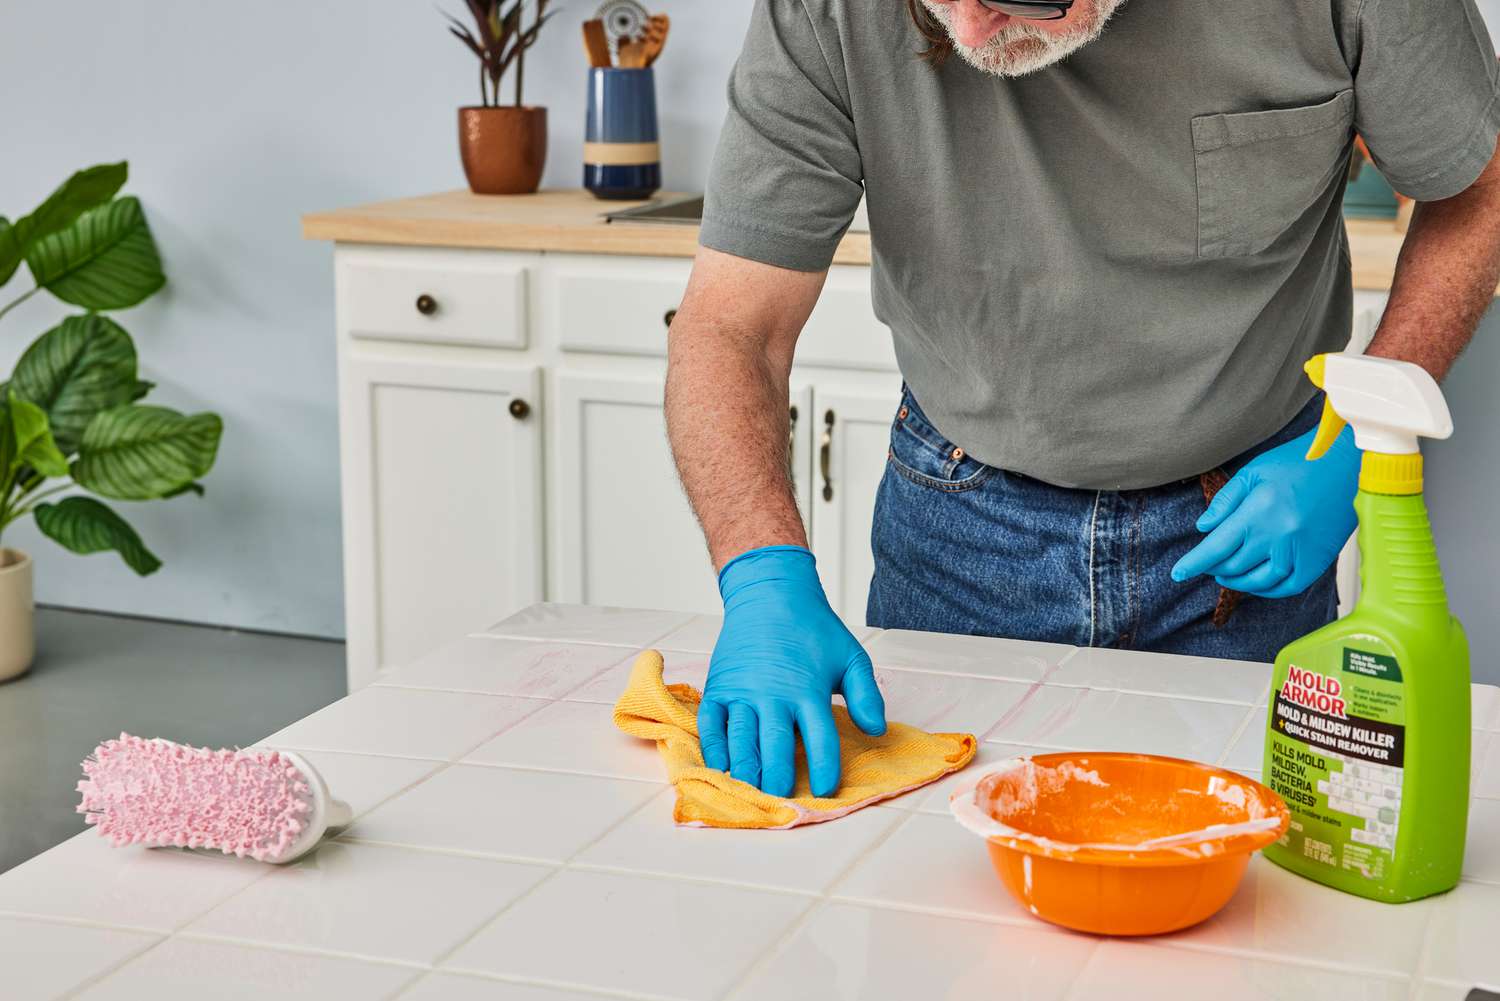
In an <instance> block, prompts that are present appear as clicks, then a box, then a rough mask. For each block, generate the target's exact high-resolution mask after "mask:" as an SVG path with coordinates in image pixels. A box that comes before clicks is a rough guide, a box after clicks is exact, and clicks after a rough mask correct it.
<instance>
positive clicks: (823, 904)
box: [719, 896, 829, 1001]
mask: <svg viewBox="0 0 1500 1001" xmlns="http://www.w3.org/2000/svg"><path fill="white" fill-rule="evenodd" d="M828 903H829V901H828V898H827V897H826V896H823V897H817V898H815V899H814V900H812V901H811V902H810V903H809V904H808V905H807V907H806V908H805V909H804V910H803V911H802V913H801V914H799V915H798V916H797V917H795V918H793V919H792V921H791V922H790V923H789V924H788V925H787V926H786V927H785V928H783V929H782V931H781V934H779V935H777V936H776V937H775V938H773V939H772V940H771V941H770V942H769V943H767V945H766V947H765V948H764V949H762V950H761V951H760V952H759V953H758V954H756V955H755V956H752V957H751V958H750V961H749V962H748V963H746V964H745V965H744V966H743V967H742V968H741V969H740V971H739V972H738V973H737V974H736V975H735V976H734V977H733V979H731V980H730V981H729V988H728V989H727V990H725V991H724V992H723V993H721V994H720V995H719V999H720V1001H731V999H732V998H734V997H736V996H737V995H739V994H740V993H741V992H742V991H743V990H744V989H745V988H746V987H748V986H750V984H751V982H752V981H754V980H755V977H756V975H757V974H758V973H759V972H760V971H761V970H763V969H765V968H766V967H767V966H769V965H770V964H771V960H773V959H775V958H776V957H777V956H778V955H780V954H781V950H782V949H783V948H785V947H786V946H787V945H788V944H789V943H790V942H791V941H792V940H793V939H795V938H796V937H797V936H798V935H800V934H801V933H802V930H803V929H804V928H806V927H807V926H808V925H810V924H812V921H813V918H815V917H817V916H818V914H819V913H821V912H822V911H824V910H826V909H827V907H828Z"/></svg>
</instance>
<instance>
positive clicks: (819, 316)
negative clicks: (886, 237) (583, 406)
mask: <svg viewBox="0 0 1500 1001" xmlns="http://www.w3.org/2000/svg"><path fill="white" fill-rule="evenodd" d="M692 267H693V265H692V262H691V261H688V260H682V259H679V258H632V257H586V256H581V255H557V256H550V255H549V257H548V259H547V261H546V263H545V265H544V269H543V277H542V290H543V291H542V294H543V295H544V296H545V297H546V300H547V307H548V308H547V315H548V316H549V317H550V322H551V323H552V324H553V325H555V328H556V329H555V331H554V333H555V336H556V339H557V343H558V344H560V345H561V346H562V348H563V349H564V350H566V351H594V352H599V353H601V354H628V355H652V356H662V355H665V354H666V352H667V318H668V314H669V313H670V312H671V311H672V310H675V309H676V308H677V306H678V304H679V303H680V302H681V301H682V294H683V291H684V290H685V289H686V288H687V283H688V275H689V274H690V273H691V272H692ZM796 361H797V363H798V364H801V365H820V366H826V367H829V368H851V369H870V370H874V371H895V369H896V355H895V350H894V349H893V347H892V346H891V334H890V331H889V330H887V329H886V327H885V326H884V325H883V324H882V323H880V321H879V320H877V319H875V312H874V307H873V306H872V305H871V303H870V269H869V268H865V267H856V266H837V267H834V268H833V269H832V270H831V271H830V272H829V274H828V283H827V284H826V285H825V286H824V288H823V294H822V295H821V296H820V297H819V298H818V304H817V306H816V307H815V308H814V309H813V314H812V316H811V317H810V318H809V319H808V321H807V327H806V328H805V329H804V330H803V332H802V337H801V339H800V340H799V341H798V343H797V357H796Z"/></svg>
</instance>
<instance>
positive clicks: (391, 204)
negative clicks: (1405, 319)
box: [302, 189, 1404, 291]
mask: <svg viewBox="0 0 1500 1001" xmlns="http://www.w3.org/2000/svg"><path fill="white" fill-rule="evenodd" d="M658 197H660V198H669V197H673V194H672V193H671V192H663V193H662V194H660V195H659V196H658ZM641 204H644V203H643V202H604V201H600V200H598V199H596V198H594V197H593V196H592V195H590V194H589V193H588V192H586V191H582V190H578V189H560V190H548V191H541V192H538V193H537V194H534V195H475V194H472V193H470V192H469V191H466V190H460V191H444V192H441V193H439V194H434V195H420V196H418V197H416V198H400V199H396V200H395V201H388V202H374V203H372V204H369V205H356V206H354V207H352V208H346V209H334V210H333V211H331V212H313V213H310V214H308V215H305V216H303V217H302V236H303V238H304V239H308V240H335V241H338V242H342V243H386V244H398V245H404V246H414V247H483V248H488V249H491V250H551V251H559V252H564V253H579V254H625V255H634V256H641V257H691V256H693V252H694V250H696V248H697V246H698V227H697V226H687V225H681V224H677V225H673V224H665V223H619V222H615V223H606V222H605V221H604V213H606V212H612V211H615V210H617V209H622V208H628V207H630V206H632V205H641ZM1348 225H1349V242H1350V250H1351V254H1352V259H1353V265H1354V287H1355V288H1357V289H1367V290H1373V291H1389V289H1390V287H1391V278H1392V276H1393V275H1394V274H1395V270H1396V255H1397V254H1398V253H1399V252H1400V250H1401V241H1402V240H1403V239H1404V234H1402V233H1400V232H1398V231H1397V230H1396V228H1395V226H1394V224H1392V223H1390V222H1387V221H1384V220H1377V219H1350V220H1349V221H1348ZM833 260H834V263H835V264H866V265H867V264H869V263H870V235H869V234H868V233H849V234H847V235H846V236H845V237H844V239H843V242H842V243H840V244H839V248H838V251H837V252H836V253H835V255H834V259H833Z"/></svg>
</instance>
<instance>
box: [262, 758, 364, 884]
mask: <svg viewBox="0 0 1500 1001" xmlns="http://www.w3.org/2000/svg"><path fill="white" fill-rule="evenodd" d="M280 753H281V756H282V758H284V759H285V760H287V761H289V762H291V763H292V765H294V766H295V767H296V769H297V770H298V771H299V772H301V773H302V775H303V777H304V778H306V779H307V787H308V789H309V790H310V791H311V792H312V797H313V809H312V813H310V814H308V817H307V826H306V827H304V828H303V829H302V833H301V834H299V835H298V836H297V840H296V841H294V842H292V846H291V847H290V848H289V849H287V852H286V854H285V855H283V856H282V857H281V858H279V859H277V860H276V862H277V864H278V865H285V864H286V863H288V862H295V861H297V859H299V858H301V857H302V856H304V855H306V854H307V853H308V852H310V851H312V850H313V849H314V848H316V847H317V846H318V842H320V841H322V840H323V835H325V834H327V833H328V831H329V830H330V829H331V828H340V827H347V826H348V825H349V822H350V821H351V820H353V819H354V811H353V810H351V809H350V808H349V804H348V803H345V802H344V801H343V800H340V799H334V798H333V796H332V795H330V794H329V792H328V783H327V782H324V781H323V776H322V775H321V774H320V773H319V772H318V770H317V769H316V768H314V767H313V766H312V763H311V762H309V761H308V760H307V759H306V758H304V757H302V755H300V754H294V753H293V752H291V751H281V752H280Z"/></svg>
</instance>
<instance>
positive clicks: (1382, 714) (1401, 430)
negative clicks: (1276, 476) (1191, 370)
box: [1263, 354, 1470, 903]
mask: <svg viewBox="0 0 1500 1001" xmlns="http://www.w3.org/2000/svg"><path fill="white" fill-rule="evenodd" d="M1306 368H1307V373H1308V376H1309V377H1310V378H1311V379H1312V381H1313V382H1314V383H1316V384H1317V385H1318V386H1320V387H1321V388H1322V389H1323V390H1324V391H1325V392H1326V393H1327V402H1326V404H1325V406H1324V409H1323V420H1322V423H1321V425H1320V426H1319V428H1318V434H1317V435H1316V437H1315V440H1314V442H1313V445H1312V448H1311V449H1309V451H1308V458H1309V459H1316V458H1318V457H1319V456H1321V455H1322V454H1323V453H1324V452H1326V451H1327V450H1328V447H1329V446H1330V445H1332V444H1333V441H1334V439H1335V438H1337V437H1338V435H1339V433H1340V432H1341V431H1342V430H1343V428H1344V425H1345V423H1346V422H1347V423H1348V424H1351V425H1353V426H1354V442H1355V444H1356V445H1358V446H1359V447H1360V448H1361V449H1362V450H1363V451H1364V457H1363V459H1362V462H1361V466H1360V476H1359V493H1358V494H1357V495H1356V497H1355V500H1354V508H1355V510H1356V511H1357V512H1358V514H1359V552H1360V560H1361V563H1360V583H1361V586H1360V594H1359V601H1358V603H1357V604H1356V605H1355V606H1354V610H1353V611H1351V612H1350V613H1349V614H1348V615H1347V616H1345V617H1344V618H1342V619H1340V620H1339V621H1337V622H1333V623H1330V624H1329V625H1327V626H1324V627H1323V628H1322V629H1319V630H1317V631H1316V632H1314V633H1312V634H1310V635H1308V636H1304V637H1302V638H1301V639H1299V640H1297V641H1295V642H1293V643H1291V644H1289V645H1288V646H1287V647H1286V649H1284V650H1282V651H1281V653H1280V654H1279V655H1278V656H1277V657H1276V669H1275V673H1274V675H1273V678H1272V684H1271V696H1270V713H1269V717H1268V719H1267V732H1266V752H1265V771H1264V775H1263V779H1264V781H1265V783H1266V784H1267V785H1269V786H1270V787H1271V788H1272V789H1274V790H1276V792H1278V793H1280V794H1281V796H1282V797H1283V798H1284V799H1285V800H1286V802H1287V806H1288V807H1290V808H1291V813H1292V821H1291V827H1290V828H1289V829H1288V830H1287V833H1286V834H1285V835H1284V836H1283V837H1282V838H1281V839H1280V840H1279V841H1277V842H1275V843H1274V844H1272V845H1270V846H1269V847H1267V848H1266V850H1265V853H1266V857H1267V858H1269V859H1270V860H1271V861H1272V862H1275V863H1276V864H1277V865H1280V866H1283V867H1285V868H1287V869H1290V870H1292V871H1293V872H1295V873H1299V874H1300V875H1303V876H1306V877H1308V878H1309V879H1313V880H1317V881H1318V882H1320V883H1324V884H1326V885H1328V886H1332V887H1335V888H1336V889H1340V890H1344V891H1346V892H1348V893H1355V894H1358V895H1360V896H1362V897H1370V898H1371V899H1374V900H1383V901H1386V902H1389V903H1401V902H1404V901H1408V900H1416V899H1418V898H1420V897H1426V896H1429V895H1431V894H1434V893H1441V892H1443V891H1444V890H1448V889H1451V888H1452V887H1453V886H1454V885H1455V884H1457V882H1458V876H1459V871H1460V870H1461V869H1462V867H1463V855H1464V835H1465V828H1466V824H1467V814H1468V806H1469V741H1470V706H1469V698H1470V689H1469V645H1468V641H1467V639H1466V638H1465V637H1464V631H1463V627H1462V626H1461V625H1459V622H1458V620H1457V619H1455V618H1454V617H1453V615H1452V614H1451V613H1450V612H1449V610H1448V595H1447V592H1446V591H1445V589H1444V587H1443V577H1442V572H1441V570H1440V569H1439V568H1438V559H1437V549H1436V547H1435V546H1434V545H1433V541H1432V528H1431V525H1430V524H1429V523H1428V520H1427V507H1426V505H1425V504H1424V503H1423V502H1422V455H1421V452H1420V451H1419V449H1418V446H1417V438H1418V436H1419V435H1420V436H1424V437H1428V438H1446V437H1448V436H1449V435H1450V434H1452V433H1453V420H1452V418H1451V417H1450V416H1449V414H1448V407H1447V404H1446V403H1445V402H1444V401H1443V394H1442V392H1441V391H1440V390H1439V389H1438V387H1437V383H1436V382H1434V381H1433V379H1432V376H1430V375H1428V374H1427V372H1426V370H1424V369H1422V368H1420V367H1419V366H1416V365H1412V364H1410V363H1407V362H1399V361H1393V360H1390V359H1385V358H1367V357H1363V356H1359V355H1349V354H1329V355H1319V356H1317V357H1316V358H1314V359H1312V360H1311V361H1310V362H1308V363H1307V366H1306Z"/></svg>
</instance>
